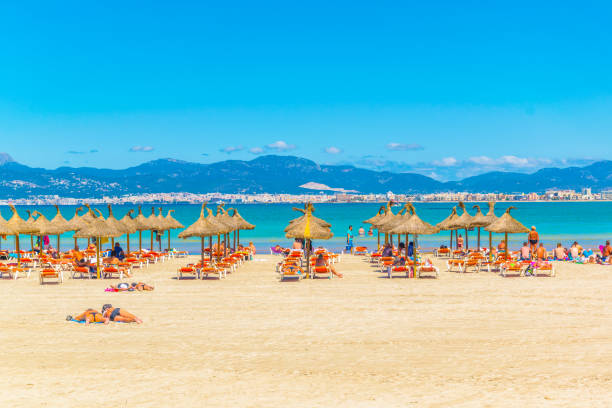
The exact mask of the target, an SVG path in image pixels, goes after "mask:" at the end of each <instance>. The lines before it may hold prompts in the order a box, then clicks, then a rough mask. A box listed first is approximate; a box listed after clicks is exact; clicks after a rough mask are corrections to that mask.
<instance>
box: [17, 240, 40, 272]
mask: <svg viewBox="0 0 612 408" xmlns="http://www.w3.org/2000/svg"><path fill="white" fill-rule="evenodd" d="M15 247H16V248H17V266H20V264H21V253H20V252H19V234H17V235H15ZM40 253H41V254H42V251H40ZM39 256H40V255H39Z"/></svg>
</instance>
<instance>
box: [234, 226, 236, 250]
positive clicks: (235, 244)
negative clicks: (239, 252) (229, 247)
mask: <svg viewBox="0 0 612 408" xmlns="http://www.w3.org/2000/svg"><path fill="white" fill-rule="evenodd" d="M234 252H236V231H234Z"/></svg>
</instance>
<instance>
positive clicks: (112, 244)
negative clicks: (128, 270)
mask: <svg viewBox="0 0 612 408" xmlns="http://www.w3.org/2000/svg"><path fill="white" fill-rule="evenodd" d="M114 248H115V238H111V250H112V249H114Z"/></svg>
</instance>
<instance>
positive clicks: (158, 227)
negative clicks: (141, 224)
mask: <svg viewBox="0 0 612 408" xmlns="http://www.w3.org/2000/svg"><path fill="white" fill-rule="evenodd" d="M147 225H148V226H149V228H147V229H149V230H152V231H163V230H164V225H163V224H160V222H159V219H158V218H157V214H155V207H151V215H149V216H148V217H147Z"/></svg>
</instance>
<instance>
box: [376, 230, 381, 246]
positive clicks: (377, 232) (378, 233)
mask: <svg viewBox="0 0 612 408" xmlns="http://www.w3.org/2000/svg"><path fill="white" fill-rule="evenodd" d="M376 235H378V240H377V245H378V250H379V251H380V231H379V230H378V228H376Z"/></svg>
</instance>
